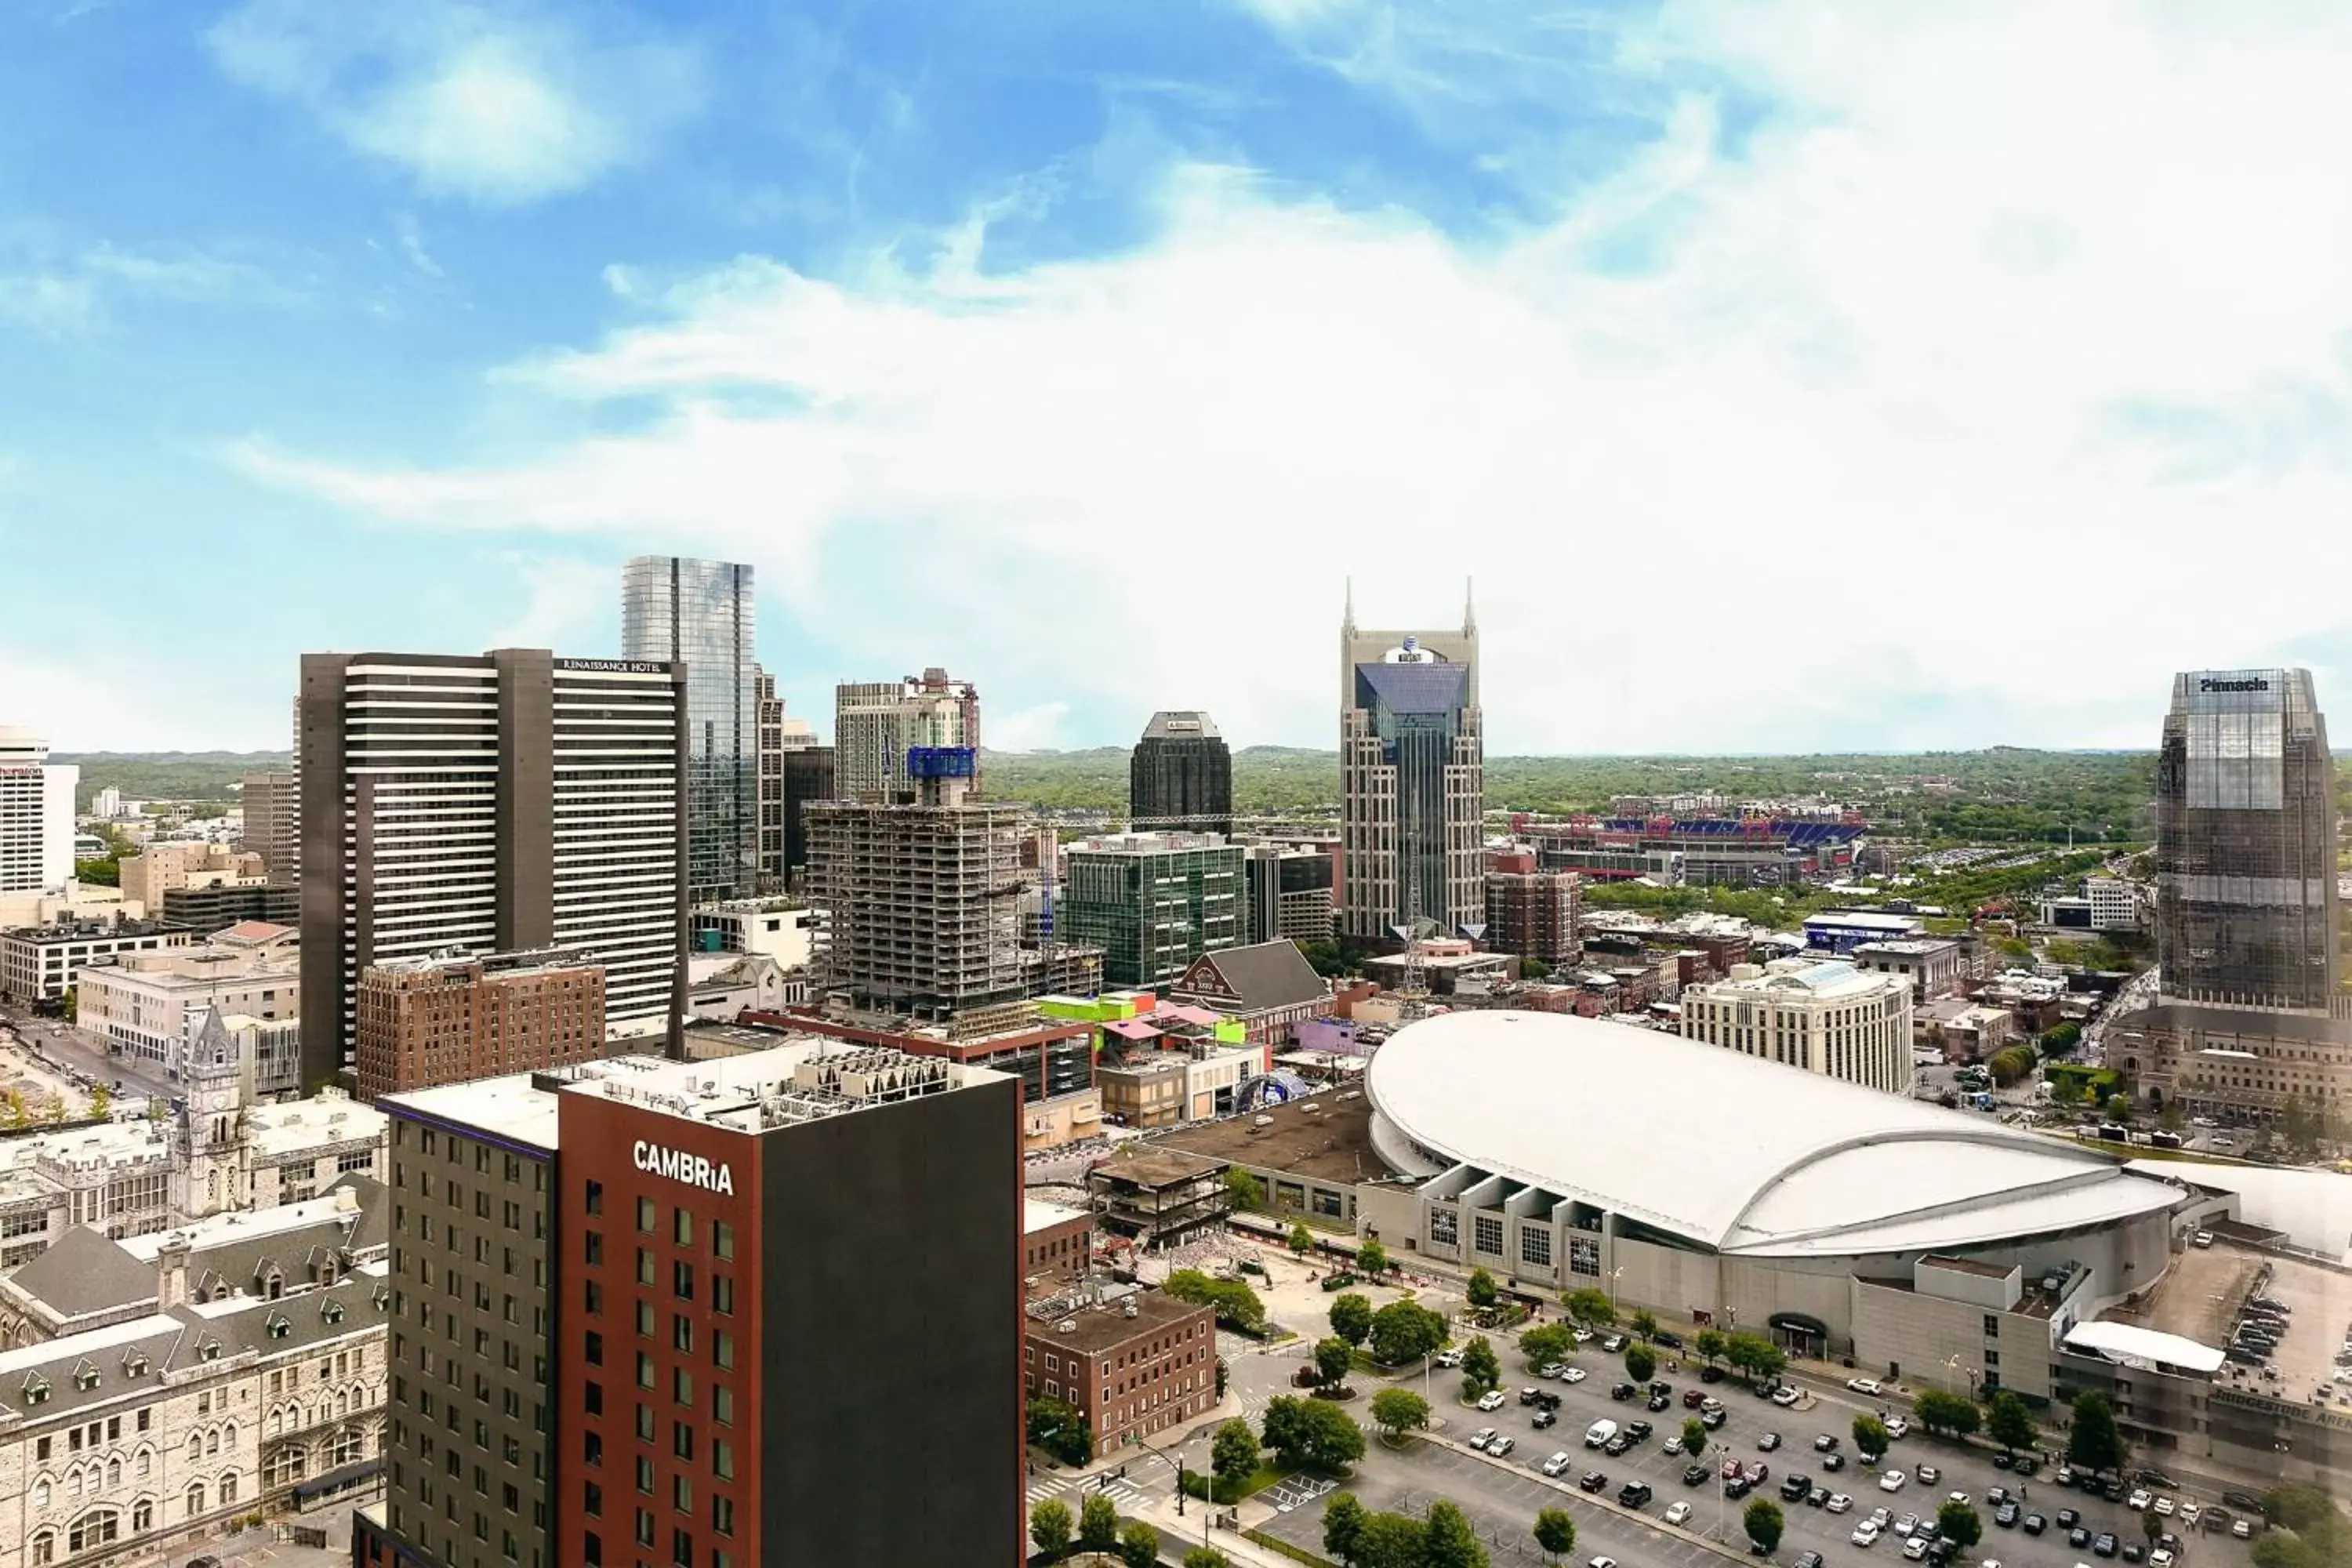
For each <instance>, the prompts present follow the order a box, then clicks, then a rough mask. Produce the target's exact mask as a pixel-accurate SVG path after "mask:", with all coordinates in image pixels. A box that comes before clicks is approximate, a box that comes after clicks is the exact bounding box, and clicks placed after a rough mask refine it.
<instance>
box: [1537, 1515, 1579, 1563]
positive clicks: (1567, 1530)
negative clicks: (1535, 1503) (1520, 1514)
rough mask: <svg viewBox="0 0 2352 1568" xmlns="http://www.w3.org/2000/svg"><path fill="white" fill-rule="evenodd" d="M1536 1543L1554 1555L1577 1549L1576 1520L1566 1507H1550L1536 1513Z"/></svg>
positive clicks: (1563, 1554)
mask: <svg viewBox="0 0 2352 1568" xmlns="http://www.w3.org/2000/svg"><path fill="white" fill-rule="evenodd" d="M1535 1536H1536V1544H1537V1545H1538V1546H1540V1547H1542V1548H1543V1549H1544V1551H1545V1552H1546V1553H1548V1554H1549V1555H1550V1556H1553V1557H1561V1556H1565V1555H1566V1554H1567V1553H1569V1552H1573V1551H1575V1550H1576V1521H1575V1520H1574V1519H1573V1518H1572V1517H1570V1514H1569V1511H1568V1510H1566V1509H1564V1508H1548V1509H1545V1510H1543V1511H1542V1512H1540V1513H1538V1514H1537V1515H1536V1526H1535Z"/></svg>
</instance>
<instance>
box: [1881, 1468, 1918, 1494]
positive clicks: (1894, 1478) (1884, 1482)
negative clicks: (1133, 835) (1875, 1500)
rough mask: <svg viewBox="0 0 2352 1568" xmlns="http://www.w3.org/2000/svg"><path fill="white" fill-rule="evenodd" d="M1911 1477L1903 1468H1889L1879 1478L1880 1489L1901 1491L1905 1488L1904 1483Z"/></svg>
mask: <svg viewBox="0 0 2352 1568" xmlns="http://www.w3.org/2000/svg"><path fill="white" fill-rule="evenodd" d="M1909 1479H1911V1478H1910V1477H1908V1476H1906V1475H1905V1474H1904V1473H1903V1472H1902V1471H1901V1470H1889V1471H1887V1472H1886V1473H1885V1475H1883V1476H1881V1477H1879V1478H1878V1489H1879V1490H1880V1491H1883V1492H1899V1491H1901V1490H1902V1489H1903V1483H1904V1482H1905V1481H1907V1480H1909Z"/></svg>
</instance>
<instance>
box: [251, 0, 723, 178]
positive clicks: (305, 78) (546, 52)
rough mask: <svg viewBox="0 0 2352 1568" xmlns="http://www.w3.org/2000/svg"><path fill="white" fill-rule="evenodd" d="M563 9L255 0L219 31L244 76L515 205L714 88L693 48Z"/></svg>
mask: <svg viewBox="0 0 2352 1568" xmlns="http://www.w3.org/2000/svg"><path fill="white" fill-rule="evenodd" d="M555 15H556V14H555V13H550V14H549V15H546V16H541V15H533V14H526V13H522V12H519V11H515V10H512V9H511V8H505V7H496V6H491V5H468V4H463V3H460V0H413V3H410V4H403V5H383V6H374V5H355V6H343V5H337V6H321V5H311V4H308V3H306V0H247V4H246V5H243V6H242V7H240V8H239V9H238V10H236V12H234V13H232V14H231V15H230V16H227V17H226V18H225V19H224V20H223V21H221V22H220V23H219V24H218V25H217V26H215V27H214V28H213V29H212V31H211V32H210V34H208V35H207V41H208V42H209V44H210V46H211V48H212V52H213V57H214V58H215V61H216V62H217V63H218V64H219V66H220V68H222V70H223V71H225V72H226V74H227V75H228V76H229V78H230V79H232V80H235V81H236V82H238V83H240V84H242V85H244V86H246V87H248V88H252V89H257V90H258V91H262V92H267V93H269V94H271V95H273V96H275V97H279V98H284V99H287V100H291V101H293V102H296V103H299V104H300V105H302V106H303V107H305V108H307V109H308V110H310V111H311V112H312V113H314V114H316V115H317V116H318V117H319V119H320V121H321V122H322V123H324V124H325V125H326V127H327V128H328V129H329V130H330V131H331V132H333V133H334V134H335V135H336V136H337V137H339V138H340V139H341V140H342V141H343V142H345V143H347V144H348V145H350V146H351V147H352V148H353V149H355V150H357V151H359V152H362V153H368V154H371V155H373V156H374V157H378V158H381V159H383V160H386V161H387V162H390V163H395V164H398V165H400V166H401V167H403V168H405V169H407V170H408V171H409V172H410V173H411V174H414V175H415V179H416V181H417V184H418V185H419V186H420V187H421V188H422V189H423V190H425V192H427V193H428V194H431V195H446V196H456V197H461V198H465V199H467V200H472V201H476V202H480V203H483V204H486V205H511V204H515V203H520V202H529V201H534V200H537V199H540V198H541V197H545V196H551V195H562V194H563V193H565V192H569V191H574V190H578V189H580V188H581V187H583V186H585V185H587V184H592V183H593V182H594V181H595V180H597V179H599V178H600V177H602V176H603V175H604V174H608V173H610V172H611V171H613V170H614V169H616V168H620V167H622V166H625V165H626V164H630V163H636V162H638V161H639V160H641V159H643V158H645V157H646V156H647V155H648V154H649V153H651V152H652V151H653V149H654V146H655V144H656V142H658V141H659V139H660V138H661V137H662V135H663V134H664V133H666V132H667V131H668V130H669V129H670V128H672V127H673V126H674V125H675V124H677V122H678V121H680V120H682V119H684V118H685V117H686V116H687V115H688V114H689V113H690V112H691V111H692V110H693V109H694V107H695V106H696V104H697V102H698V99H699V96H700V84H699V80H698V68H697V65H696V61H695V58H694V56H693V54H692V52H691V51H690V50H688V49H687V48H685V47H681V46H678V45H675V44H668V43H662V42H652V41H615V42H591V41H589V40H587V39H585V38H583V37H581V36H580V35H579V34H578V33H577V32H576V31H575V30H574V29H573V28H572V27H571V26H566V25H564V24H563V23H562V22H559V21H557V20H556V19H555Z"/></svg>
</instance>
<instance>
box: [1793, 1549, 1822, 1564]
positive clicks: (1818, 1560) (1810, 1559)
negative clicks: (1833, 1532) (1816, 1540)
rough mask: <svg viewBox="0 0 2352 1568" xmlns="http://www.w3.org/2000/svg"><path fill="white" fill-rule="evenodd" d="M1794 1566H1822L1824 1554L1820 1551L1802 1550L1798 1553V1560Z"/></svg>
mask: <svg viewBox="0 0 2352 1568" xmlns="http://www.w3.org/2000/svg"><path fill="white" fill-rule="evenodd" d="M1793 1568H1822V1554H1821V1553H1820V1552H1798V1553H1797V1561H1796V1563H1795V1564H1794V1565H1793Z"/></svg>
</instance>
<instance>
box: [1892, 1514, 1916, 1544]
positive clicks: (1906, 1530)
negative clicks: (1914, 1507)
mask: <svg viewBox="0 0 2352 1568" xmlns="http://www.w3.org/2000/svg"><path fill="white" fill-rule="evenodd" d="M1892 1528H1893V1530H1894V1531H1895V1534H1897V1535H1899V1536H1902V1537H1903V1538H1904V1539H1906V1540H1908V1539H1910V1537H1911V1535H1912V1533H1913V1532H1914V1531H1916V1530H1917V1529H1918V1528H1919V1516H1918V1515H1917V1514H1916V1513H1906V1514H1903V1515H1901V1516H1900V1517H1898V1518H1897V1519H1896V1520H1895V1523H1894V1525H1893V1526H1892Z"/></svg>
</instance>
